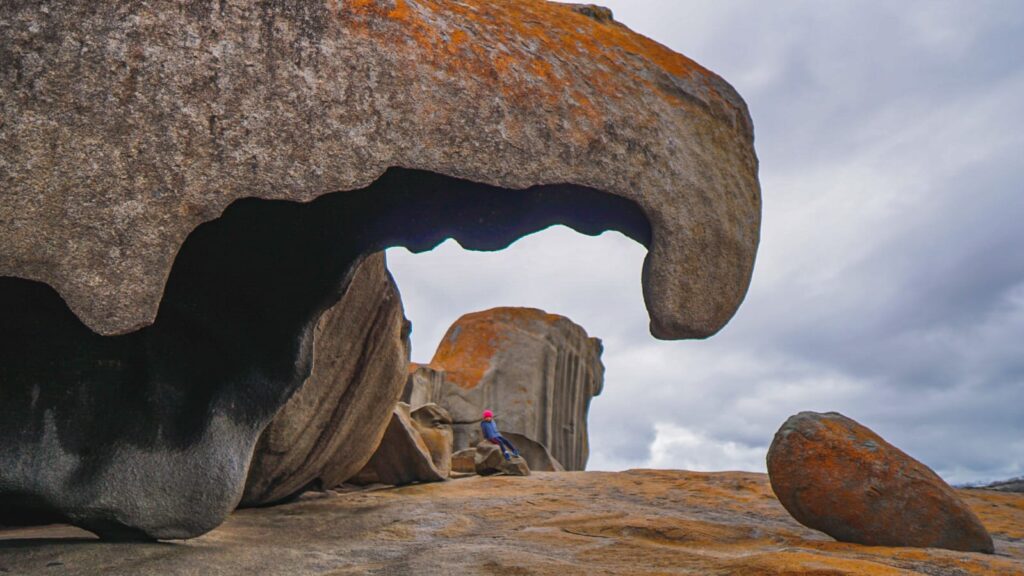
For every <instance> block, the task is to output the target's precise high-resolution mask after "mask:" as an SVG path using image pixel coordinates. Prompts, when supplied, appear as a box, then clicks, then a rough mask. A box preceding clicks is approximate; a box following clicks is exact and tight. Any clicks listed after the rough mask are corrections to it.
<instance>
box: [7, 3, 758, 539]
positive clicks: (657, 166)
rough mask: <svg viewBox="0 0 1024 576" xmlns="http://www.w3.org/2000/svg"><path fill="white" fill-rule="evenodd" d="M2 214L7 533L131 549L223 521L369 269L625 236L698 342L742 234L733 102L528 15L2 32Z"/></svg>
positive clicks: (745, 211) (20, 19)
mask: <svg viewBox="0 0 1024 576" xmlns="http://www.w3.org/2000/svg"><path fill="white" fill-rule="evenodd" d="M0 184H2V188H3V194H0V325H2V326H3V327H4V330H2V331H0V383H2V384H0V516H2V515H3V514H8V513H9V514H11V515H22V514H29V515H32V514H41V515H43V516H47V517H50V518H52V517H60V518H64V519H67V520H71V521H73V522H75V523H76V524H78V525H80V526H85V527H87V528H89V529H91V530H94V531H96V532H97V533H100V534H104V535H106V536H108V537H126V538H128V537H146V538H186V537H191V536H195V535H197V534H200V533H202V532H204V531H206V530H209V529H211V528H212V527H214V526H216V525H217V524H218V523H219V522H220V521H221V520H222V519H223V517H224V515H225V514H226V513H227V512H228V511H230V510H232V509H233V508H234V507H235V505H236V504H237V503H238V501H239V498H240V497H241V495H242V488H243V484H244V482H245V478H246V474H247V465H248V462H249V456H250V455H251V453H252V450H253V446H254V445H255V442H256V440H257V438H259V436H260V434H261V433H262V431H263V429H264V428H265V427H266V425H267V424H268V423H269V422H271V421H272V419H273V418H274V415H275V414H276V413H277V411H278V410H279V409H280V408H281V407H282V406H284V405H285V404H286V403H287V401H288V399H289V398H290V397H291V395H292V394H293V392H295V391H296V390H298V389H299V388H300V387H301V386H302V384H303V383H304V382H305V381H306V380H307V378H308V376H309V374H310V370H311V367H312V361H313V360H312V356H313V354H312V352H313V344H314V340H315V338H314V336H315V329H316V326H317V324H318V322H319V320H320V317H321V314H322V313H323V312H324V311H325V310H327V309H329V308H331V306H333V305H334V304H335V303H336V302H337V300H338V299H339V298H340V297H341V295H342V294H343V293H344V292H345V289H346V286H347V285H348V283H349V282H351V280H352V278H353V274H354V268H355V266H357V265H358V263H359V262H361V261H362V259H363V257H364V256H365V255H367V254H371V253H373V252H377V251H380V250H382V249H384V248H387V247H389V246H397V245H403V246H408V247H410V248H411V249H413V250H426V249H429V248H431V247H433V246H434V245H436V244H437V243H439V242H440V241H442V240H443V239H444V238H446V237H449V236H450V237H455V238H456V239H458V240H459V241H460V242H461V243H462V244H463V245H464V246H467V247H470V248H475V249H486V250H495V249H500V248H502V247H504V246H507V245H508V244H509V243H510V242H512V241H514V240H515V239H516V238H518V237H521V236H522V235H524V234H528V233H531V232H533V231H536V230H539V229H543V228H545V227H547V226H550V225H552V224H555V223H565V224H567V225H569V226H572V227H573V228H575V229H577V230H579V231H581V232H584V233H587V234H597V233H600V232H602V231H604V230H607V229H615V230H620V231H622V232H624V233H625V234H627V235H629V236H630V237H632V238H634V239H636V240H637V241H639V242H641V243H643V244H644V245H645V246H646V247H647V248H648V256H647V259H646V262H645V265H644V270H643V285H644V298H645V302H646V304H647V308H648V311H649V313H650V319H651V331H652V333H653V334H654V335H655V336H657V337H661V338H694V337H696V338H700V337H706V336H708V335H711V334H713V333H714V332H716V331H717V330H719V329H720V328H721V327H722V326H723V325H724V324H725V323H726V322H727V321H728V320H729V318H730V317H731V316H732V315H733V313H734V312H735V310H736V308H737V307H738V306H739V304H740V302H741V301H742V299H743V297H744V294H745V292H746V289H747V286H748V284H749V280H750V274H751V270H752V267H753V262H754V256H755V253H756V249H757V243H758V236H759V225H760V192H759V187H758V182H757V159H756V156H755V154H754V149H753V130H752V126H751V122H750V117H749V114H748V112H747V109H746V106H745V104H744V103H743V101H742V100H741V99H740V97H739V96H738V95H737V94H736V92H735V91H734V90H733V89H732V88H731V87H730V86H729V85H728V84H727V83H725V82H724V81H723V80H722V79H721V78H719V77H718V76H716V75H715V74H713V73H711V72H709V71H708V70H706V69H704V68H702V67H701V66H699V65H697V64H696V63H694V62H693V61H691V60H689V59H687V58H685V57H683V56H680V55H678V54H675V53H673V52H671V51H670V50H668V49H667V48H665V47H663V46H660V45H658V44H656V43H654V42H652V41H650V40H648V39H646V38H644V37H642V36H639V35H637V34H635V33H633V32H631V31H630V30H629V29H627V28H626V27H625V26H622V25H621V24H618V23H616V22H614V21H611V20H608V19H602V18H592V17H589V16H587V15H585V14H580V13H577V12H576V11H574V10H573V9H572V8H571V7H568V6H563V5H559V4H554V3H547V2H543V1H540V0H524V1H522V2H512V3H495V2H486V1H481V0H467V1H466V2H441V1H438V0H366V1H362V0H361V1H359V2H322V1H319V0H299V1H296V2H289V3H266V2H256V1H255V0H224V1H221V2H216V3H212V2H211V3H196V2H184V1H168V2H142V1H139V0H134V1H126V2H116V3H96V2H71V1H69V0H43V1H41V2H5V3H0ZM126 486H127V487H131V489H126Z"/></svg>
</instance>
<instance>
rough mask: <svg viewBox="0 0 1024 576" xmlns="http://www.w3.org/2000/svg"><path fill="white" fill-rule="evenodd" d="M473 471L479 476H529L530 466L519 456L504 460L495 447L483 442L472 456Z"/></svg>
mask: <svg viewBox="0 0 1024 576" xmlns="http://www.w3.org/2000/svg"><path fill="white" fill-rule="evenodd" d="M473 469H474V471H475V472H476V473H477V474H478V475H480V476H490V475H492V474H506V475H508V476H529V475H530V466H529V465H528V464H527V463H526V460H524V459H523V458H522V457H521V456H512V457H511V458H510V459H508V460H505V455H504V454H502V453H501V449H500V448H498V446H497V445H495V444H491V443H490V442H487V441H483V442H481V443H479V444H477V446H476V454H475V455H474V456H473Z"/></svg>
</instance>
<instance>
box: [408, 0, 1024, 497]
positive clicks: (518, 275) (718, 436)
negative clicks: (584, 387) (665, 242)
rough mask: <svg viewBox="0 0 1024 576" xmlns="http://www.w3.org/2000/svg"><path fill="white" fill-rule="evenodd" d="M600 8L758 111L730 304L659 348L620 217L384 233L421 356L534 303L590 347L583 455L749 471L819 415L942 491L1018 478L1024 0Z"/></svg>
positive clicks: (1023, 468) (1022, 377)
mask: <svg viewBox="0 0 1024 576" xmlns="http://www.w3.org/2000/svg"><path fill="white" fill-rule="evenodd" d="M604 4H605V5H607V6H608V7H610V8H611V9H612V10H613V12H614V14H615V18H616V20H618V21H619V22H621V23H623V24H625V25H627V26H629V27H630V28H632V29H633V30H636V31H638V32H640V33H642V34H645V35H647V36H649V37H651V38H653V39H655V40H657V41H658V42H661V43H663V44H665V45H667V46H669V47H670V48H672V49H673V50H676V51H679V52H681V53H683V54H685V55H687V56H689V57H691V58H693V59H694V60H696V61H697V62H698V63H700V64H701V65H703V66H705V67H707V68H709V69H711V70H713V71H714V72H716V73H718V74H720V75H721V76H722V77H723V78H724V79H725V80H726V81H728V82H729V83H730V84H732V85H733V86H734V87H735V88H736V89H737V90H738V91H739V93H740V94H741V95H742V96H743V98H744V99H745V100H746V102H747V104H748V105H749V107H750V110H751V114H752V117H753V121H754V130H755V135H756V148H757V153H758V155H759V157H760V160H761V171H760V177H761V185H762V194H763V199H764V213H763V219H764V226H763V231H762V238H761V248H760V252H759V254H758V261H757V265H756V269H755V271H754V277H753V284H752V286H751V289H750V292H749V294H748V296H747V299H746V301H745V302H744V304H743V305H742V306H741V307H740V309H739V312H738V313H737V314H736V316H735V318H733V320H732V322H731V323H730V324H729V325H728V326H726V327H725V329H724V330H722V332H721V333H719V334H718V335H716V336H714V337H712V338H710V339H709V340H706V341H682V342H661V341H657V340H655V339H654V338H653V337H651V336H650V334H649V333H648V331H647V323H648V318H647V315H646V311H645V309H644V306H643V299H642V294H641V291H640V267H641V265H642V262H643V258H644V256H645V253H646V251H645V249H644V248H643V247H642V246H640V245H639V244H637V243H635V242H633V241H632V240H629V239H627V238H625V237H624V236H622V235H620V234H618V233H614V232H608V233H605V234H602V235H601V236H598V237H586V236H583V235H580V234H577V233H575V232H573V231H571V230H569V229H567V228H564V227H561V226H558V227H554V228H551V229H548V230H546V231H543V232H540V233H537V234H534V235H531V236H528V237H526V238H523V239H521V240H519V241H518V242H516V243H515V244H514V245H513V246H511V247H510V248H508V249H507V250H505V251H502V252H496V253H478V252H467V251H464V250H462V249H461V248H460V247H459V246H458V245H457V244H456V243H455V242H453V241H447V242H445V243H444V244H442V245H441V246H439V247H438V248H436V249H435V250H434V251H432V252H429V253H425V254H419V255H412V254H410V253H408V252H407V251H405V250H404V249H392V250H389V251H388V257H389V267H390V269H391V270H392V272H393V273H394V275H395V277H396V279H397V281H398V285H399V288H400V289H401V291H402V296H403V299H404V302H405V306H406V314H407V316H408V317H409V318H410V319H411V320H412V322H413V334H412V339H413V360H414V361H424V358H425V359H426V361H427V362H429V359H430V357H431V356H432V355H433V352H434V348H435V347H436V346H437V343H438V342H439V340H440V338H441V336H442V335H443V334H444V331H445V330H447V328H448V326H449V325H450V324H451V323H452V322H454V321H455V319H456V318H458V317H459V316H461V315H462V314H464V313H468V312H474V311H478V310H482V309H486V308H490V307H493V306H506V305H507V306H533V307H537V308H541V309H543V310H545V311H547V312H551V313H556V314H562V315H564V316H567V317H569V318H570V319H572V320H573V321H575V322H577V323H578V324H580V325H582V326H583V327H584V328H585V329H586V330H587V331H588V333H590V335H592V336H596V337H599V338H601V339H602V340H603V341H604V342H605V352H604V363H605V365H606V368H607V373H606V379H605V388H604V392H603V393H602V394H601V395H600V396H598V397H595V398H594V400H593V403H592V405H591V411H590V426H589V428H590V445H591V458H590V463H589V464H588V469H589V470H624V469H629V468H677V469H687V470H695V471H708V470H724V469H731V470H746V471H754V472H764V470H765V465H764V458H765V453H766V450H767V447H768V445H769V443H770V442H771V440H772V436H773V434H774V433H775V431H776V430H777V429H778V427H779V426H780V425H781V424H782V423H783V422H784V421H785V419H786V418H788V417H789V416H790V415H792V414H795V413H796V412H799V411H802V410H815V411H822V412H824V411H831V410H834V411H838V412H841V413H843V414H845V415H847V416H849V417H851V418H853V419H855V420H857V421H859V422H861V423H863V424H864V425H866V426H868V427H870V428H872V429H873V430H875V431H876V432H878V433H879V434H880V435H881V436H882V437H883V438H885V439H886V440H888V441H889V442H890V443H892V444H894V445H895V446H897V447H899V448H900V449H902V450H903V451H905V452H907V453H908V454H910V455H911V456H913V457H915V458H917V459H919V460H921V461H922V462H924V463H925V464H927V465H928V466H930V467H931V468H933V469H934V470H935V471H936V472H937V473H938V474H939V475H941V476H942V477H943V478H945V479H946V480H947V481H949V482H950V483H955V484H965V483H976V482H982V483H986V482H992V481H1001V480H1006V479H1010V478H1014V477H1019V476H1024V412H1022V410H1024V409H1022V407H1024V355H1022V354H1021V344H1020V343H1021V342H1024V250H1022V249H1021V247H1022V246H1024V226H1021V222H1024V202H1022V201H1021V191H1022V190H1024V174H1022V173H1021V172H1022V170H1021V158H1024V129H1022V128H1024V126H1022V124H1024V120H1022V118H1024V63H1022V62H1021V59H1020V54H1024V4H1020V3H1014V2H1009V1H998V0H989V1H984V2H969V1H966V0H961V1H939V2H925V1H919V0H912V1H908V2H903V3H899V4H893V3H885V2H879V1H876V2H853V1H836V2H830V3H828V4H824V3H816V2H812V1H809V0H798V1H793V2H788V3H786V4H784V5H777V4H771V5H767V4H762V3H757V2H753V1H742V2H741V1H711V0H701V1H694V2H687V3H685V4H683V3H678V2H671V1H668V0H649V1H644V2H636V1H634V2H625V1H622V0H614V1H610V2H605V3H604Z"/></svg>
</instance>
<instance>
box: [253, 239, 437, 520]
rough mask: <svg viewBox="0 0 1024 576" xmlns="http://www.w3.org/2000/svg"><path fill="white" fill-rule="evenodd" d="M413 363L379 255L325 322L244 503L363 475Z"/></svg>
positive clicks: (265, 440) (257, 457)
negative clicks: (310, 365) (307, 370)
mask: <svg viewBox="0 0 1024 576" xmlns="http://www.w3.org/2000/svg"><path fill="white" fill-rule="evenodd" d="M408 364H409V329H408V321H407V320H406V319H405V315H404V314H403V311H402V300H401V297H400V296H399V294H398V288H397V287H396V286H395V282H394V279H392V277H391V274H389V273H388V271H387V268H386V262H385V258H384V254H383V253H378V254H374V255H372V256H370V257H369V258H367V259H366V261H365V262H363V263H362V264H361V265H360V266H359V268H358V269H357V270H356V274H355V278H354V279H353V280H352V282H351V283H350V284H349V286H348V289H347V290H346V291H345V295H344V296H342V298H341V301H339V302H338V304H336V305H335V306H334V307H332V308H331V309H329V310H328V311H327V312H325V313H324V314H323V316H321V317H320V322H319V323H318V324H317V327H316V330H315V332H314V345H313V369H312V373H311V374H310V375H309V378H307V379H306V381H305V383H303V384H302V387H301V388H299V390H298V391H297V392H296V393H295V394H294V395H293V396H292V397H291V399H290V400H288V403H287V404H285V405H284V407H283V408H281V410H280V411H279V412H278V413H277V415H276V416H274V419H273V421H271V423H270V424H269V425H268V426H267V427H266V429H264V430H263V434H262V435H261V436H260V439H259V441H258V442H257V443H256V449H255V451H254V452H253V457H252V461H251V463H250V464H249V475H248V477H247V478H246V483H245V493H244V494H243V496H242V502H241V504H242V505H243V506H258V505H264V504H269V503H273V502H278V501H281V500H285V499H288V498H291V497H293V496H296V495H297V494H299V493H300V492H301V491H303V490H304V489H306V488H307V487H311V486H313V487H321V488H332V487H334V486H338V485H339V484H341V483H342V482H344V481H346V480H348V479H349V478H351V477H352V476H354V475H355V474H356V473H357V472H359V471H360V470H361V469H362V468H363V466H365V465H366V463H367V461H369V459H370V457H371V456H372V455H373V452H374V450H375V448H376V446H377V445H378V444H379V443H380V439H381V437H382V436H383V435H384V429H385V428H386V427H387V424H388V421H389V419H390V417H391V408H390V407H391V406H394V405H395V403H396V402H397V401H398V396H399V394H400V393H401V391H402V386H403V385H404V384H405V378H406V372H407V367H408ZM449 436H450V434H449ZM449 444H450V439H449Z"/></svg>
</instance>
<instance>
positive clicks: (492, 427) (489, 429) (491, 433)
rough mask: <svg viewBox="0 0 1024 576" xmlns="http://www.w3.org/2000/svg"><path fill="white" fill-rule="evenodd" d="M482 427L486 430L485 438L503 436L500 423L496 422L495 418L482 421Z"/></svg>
mask: <svg viewBox="0 0 1024 576" xmlns="http://www.w3.org/2000/svg"><path fill="white" fill-rule="evenodd" d="M480 428H481V429H482V430H483V431H484V438H486V439H488V440H490V439H492V438H497V437H498V436H501V433H500V432H498V425H497V424H495V423H494V420H491V421H490V422H488V421H487V420H482V421H481V422H480Z"/></svg>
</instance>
